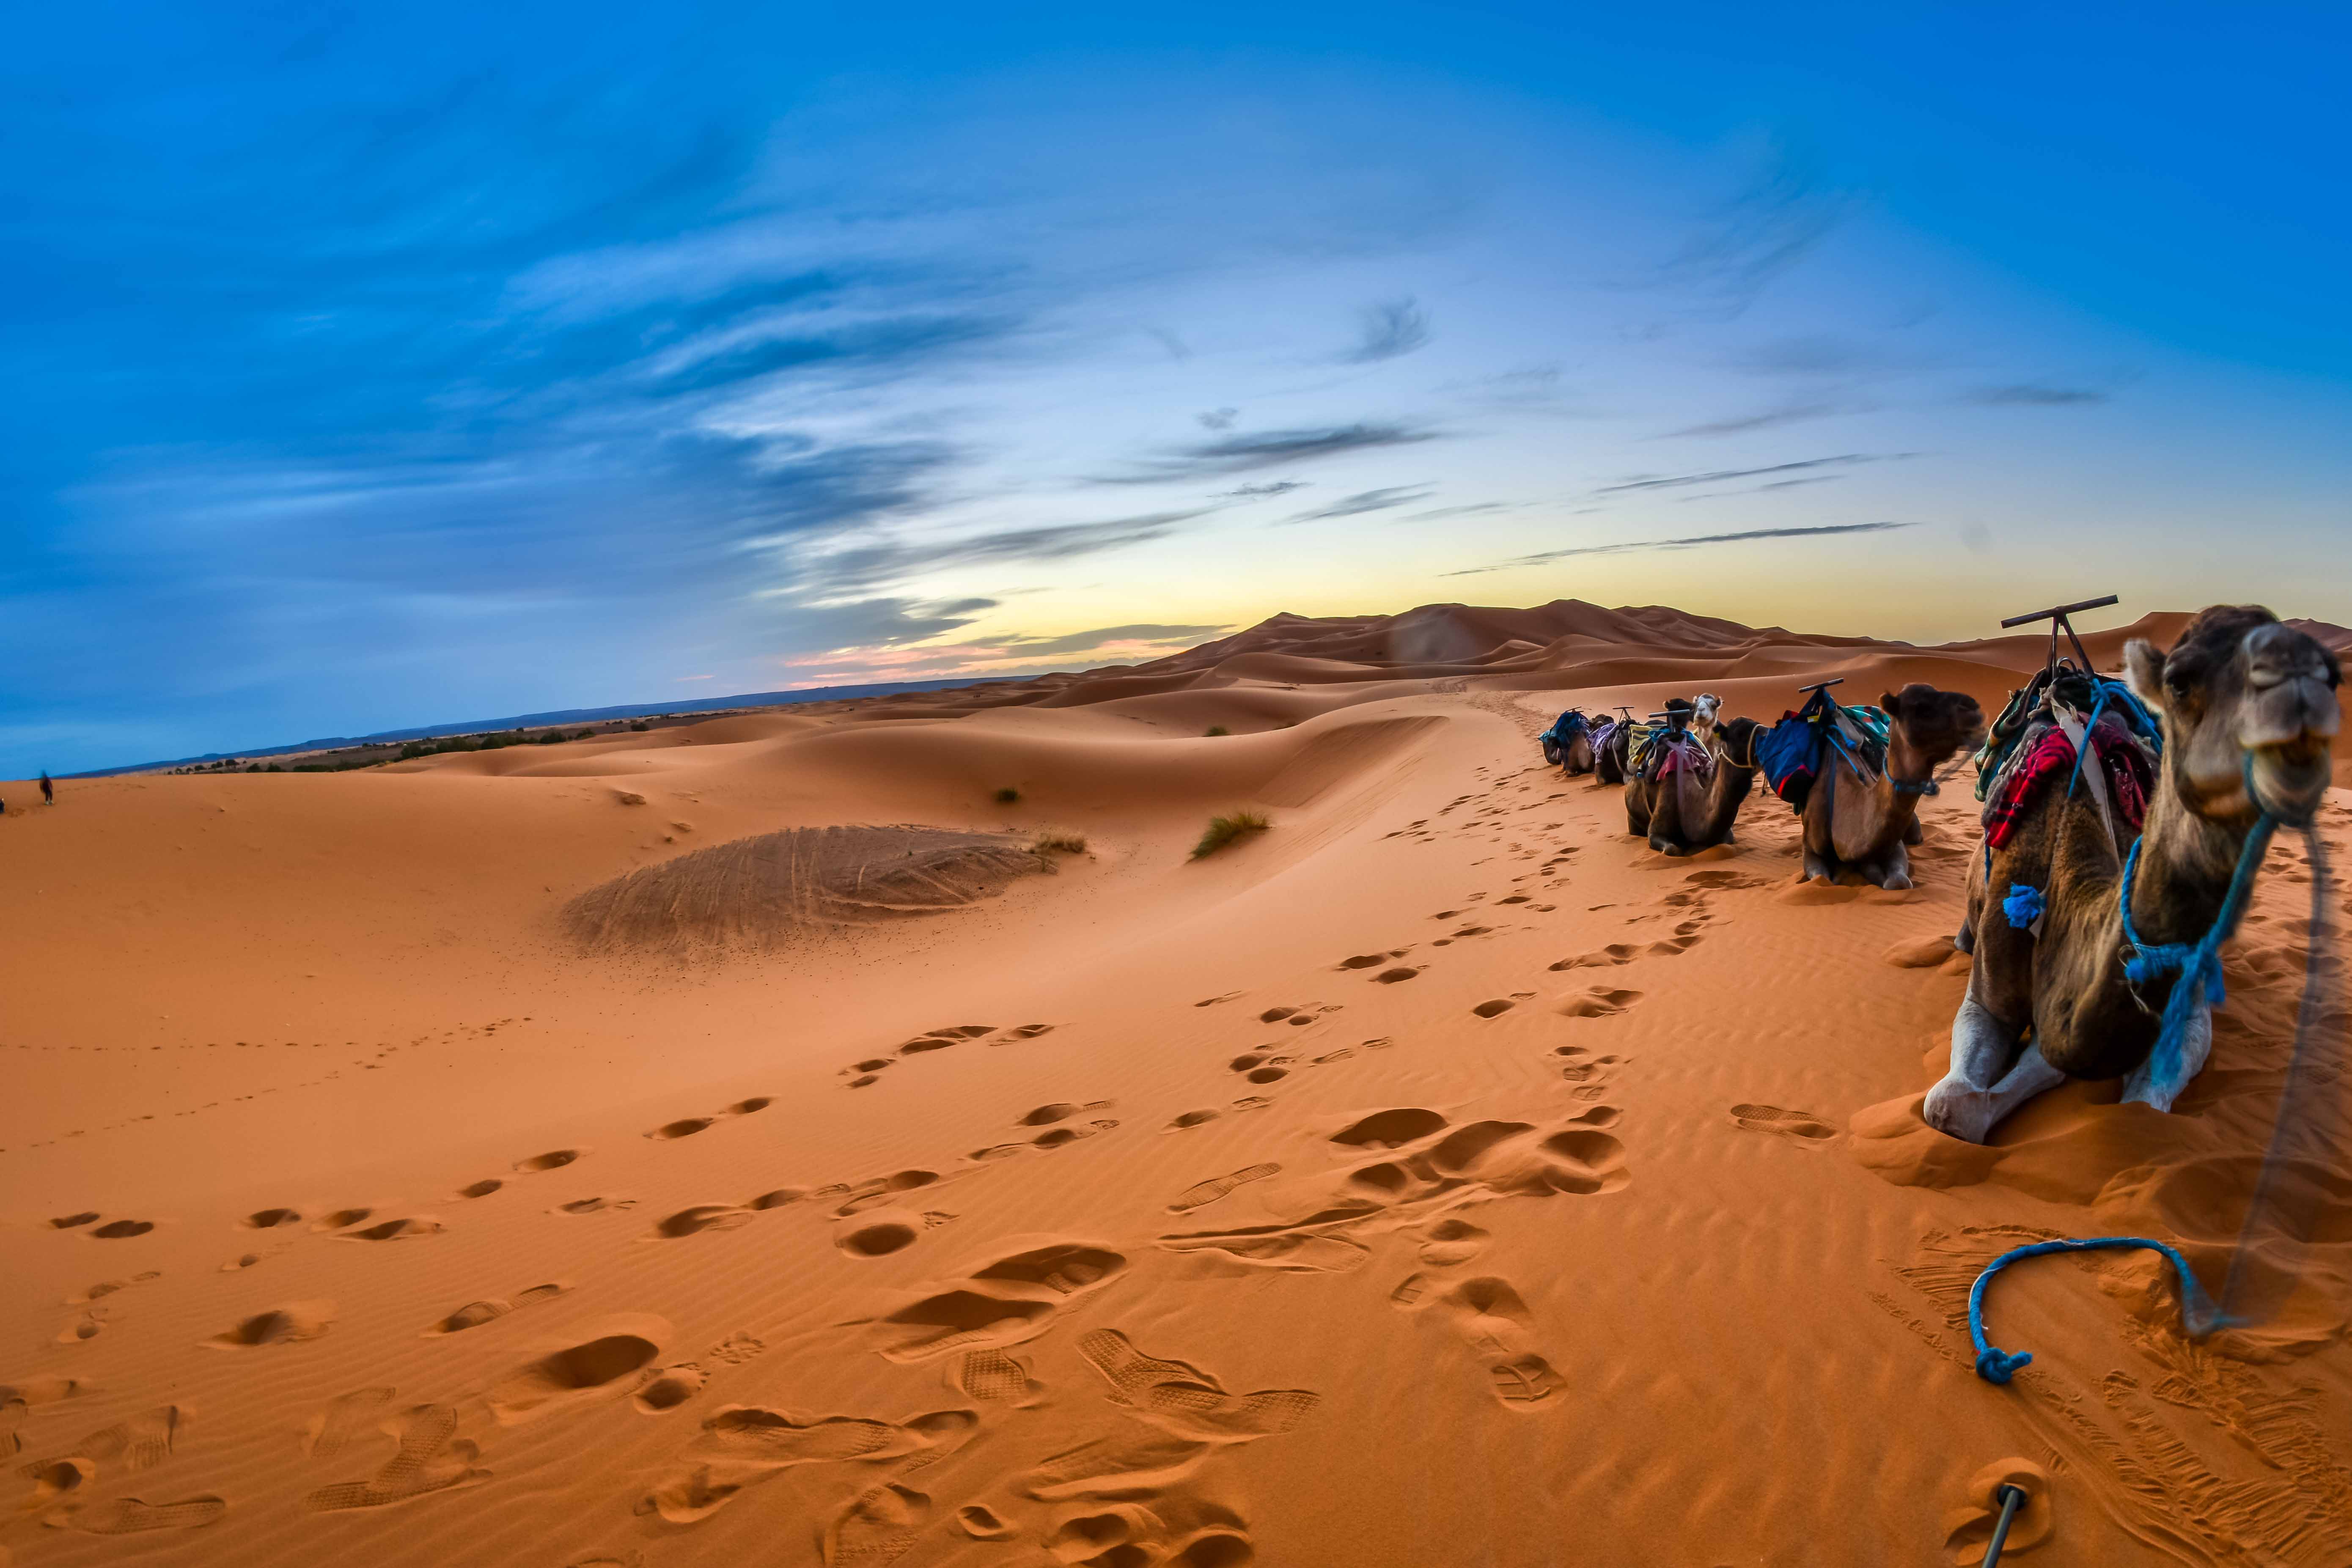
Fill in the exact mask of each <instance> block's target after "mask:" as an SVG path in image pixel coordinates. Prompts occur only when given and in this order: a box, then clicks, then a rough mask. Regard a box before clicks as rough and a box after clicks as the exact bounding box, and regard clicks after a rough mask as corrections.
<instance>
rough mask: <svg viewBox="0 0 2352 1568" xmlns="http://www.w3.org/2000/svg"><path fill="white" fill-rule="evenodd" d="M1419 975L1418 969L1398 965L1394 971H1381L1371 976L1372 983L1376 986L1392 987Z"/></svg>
mask: <svg viewBox="0 0 2352 1568" xmlns="http://www.w3.org/2000/svg"><path fill="white" fill-rule="evenodd" d="M1419 973H1421V971H1420V969H1418V968H1415V967H1412V966H1411V965H1407V964H1399V965H1398V966H1397V967H1395V968H1394V969H1383V970H1381V972H1380V973H1378V974H1375V975H1373V976H1372V983H1373V984H1376V985H1394V984H1397V983H1398V982H1400V981H1404V980H1411V979H1412V978H1413V977H1414V976H1416V975H1418V974H1419Z"/></svg>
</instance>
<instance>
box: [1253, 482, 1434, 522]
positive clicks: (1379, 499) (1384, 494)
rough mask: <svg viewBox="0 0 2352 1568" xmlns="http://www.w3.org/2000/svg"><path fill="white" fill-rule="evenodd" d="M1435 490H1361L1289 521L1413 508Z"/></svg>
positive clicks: (1405, 487) (1413, 487)
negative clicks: (1405, 507)
mask: <svg viewBox="0 0 2352 1568" xmlns="http://www.w3.org/2000/svg"><path fill="white" fill-rule="evenodd" d="M1433 488H1434V487H1433V486H1430V485H1391V486H1389V487H1388V488H1386V489H1377V490H1359V491H1357V492H1356V493H1355V494H1354V495H1351V496H1343V497H1341V498H1340V499H1339V500H1335V501H1333V502H1332V503H1331V504H1330V505H1329V506H1327V507H1321V508H1318V509H1317V510H1314V511H1302V512H1300V513H1299V514H1298V515H1297V517H1294V518H1290V519H1288V520H1287V521H1291V522H1320V521H1323V520H1325V519H1326V518H1334V517H1360V516H1361V515H1363V514H1364V513H1365V512H1368V511H1386V510H1388V509H1389V508H1391V507H1396V506H1411V505H1412V504H1413V503H1414V502H1415V501H1423V500H1428V499H1429V494H1430V491H1431V489H1433Z"/></svg>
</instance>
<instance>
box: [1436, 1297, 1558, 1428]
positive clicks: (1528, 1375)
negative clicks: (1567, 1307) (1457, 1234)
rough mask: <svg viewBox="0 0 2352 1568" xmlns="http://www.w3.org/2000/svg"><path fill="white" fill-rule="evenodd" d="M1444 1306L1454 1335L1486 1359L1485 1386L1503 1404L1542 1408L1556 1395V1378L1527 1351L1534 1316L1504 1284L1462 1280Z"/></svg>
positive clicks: (1514, 1406)
mask: <svg viewBox="0 0 2352 1568" xmlns="http://www.w3.org/2000/svg"><path fill="white" fill-rule="evenodd" d="M1444 1305H1445V1308H1446V1310H1447V1313H1448V1315H1449V1316H1450V1317H1451V1318H1452V1320H1453V1322H1454V1330H1455V1331H1456V1332H1458V1333H1459V1334H1461V1335H1462V1337H1463V1338H1464V1339H1465V1340H1466V1341H1467V1342H1469V1344H1470V1346H1471V1348H1472V1349H1473V1350H1475V1351H1476V1352H1479V1353H1480V1354H1481V1355H1484V1356H1486V1357H1487V1358H1489V1359H1488V1360H1487V1362H1486V1375H1487V1379H1488V1385H1489V1386H1490V1387H1491V1388H1492V1389H1493V1390H1494V1393H1495V1397H1496V1398H1497V1399H1499V1400H1501V1401H1502V1402H1503V1403H1504V1405H1507V1406H1509V1407H1510V1408H1513V1409H1518V1410H1528V1409H1536V1408H1541V1407H1544V1406H1546V1405H1549V1402H1550V1400H1551V1398H1552V1396H1553V1395H1554V1394H1558V1393H1559V1390H1560V1388H1561V1387H1562V1384H1561V1382H1560V1378H1559V1373H1556V1372H1554V1371H1553V1370H1552V1368H1551V1364H1550V1363H1549V1362H1547V1361H1545V1360H1544V1358H1543V1357H1542V1356H1540V1355H1538V1354H1535V1353H1534V1352H1532V1351H1531V1350H1529V1349H1528V1340H1529V1338H1530V1335H1531V1331H1532V1325H1533V1322H1534V1317H1533V1314H1531V1313H1530V1312H1529V1311H1528V1304H1527V1303H1526V1302H1525V1301H1524V1300H1520V1297H1519V1293H1518V1292H1517V1290H1515V1289H1512V1288H1511V1285H1510V1283H1509V1281H1507V1280H1504V1279H1493V1278H1482V1279H1465V1280H1464V1281H1463V1282H1462V1283H1461V1284H1459V1285H1457V1286H1455V1287H1454V1289H1452V1290H1450V1291H1448V1292H1447V1293H1446V1296H1445V1299H1444Z"/></svg>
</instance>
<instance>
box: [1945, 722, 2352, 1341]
mask: <svg viewBox="0 0 2352 1568" xmlns="http://www.w3.org/2000/svg"><path fill="white" fill-rule="evenodd" d="M2245 780H2246V798H2247V799H2249V800H2251V801H2252V802H2253V803H2254V805H2255V807H2256V809H2257V810H2259V811H2260V812H2261V814H2262V815H2261V816H2259V817H2258V818H2257V819H2256V820H2255V823H2254V827H2253V831H2252V832H2251V833H2249V834H2248V835H2247V836H2246V843H2245V847H2244V848H2243V849H2242V850H2241V851H2240V853H2239V856H2238V865H2237V869H2236V870H2235V871H2234V872H2232V873H2231V878H2230V888H2229V891H2228V892H2226V893H2225V894H2223V895H2222V899H2221V911H2220V912H2219V913H2218V914H2216V915H2215V917H2214V920H2213V925H2212V928H2211V929H2210V930H2209V931H2207V932H2206V933H2205V934H2204V936H2203V937H2201V938H2200V939H2199V940H2198V941H2196V942H2155V943H2151V942H2144V941H2142V940H2141V938H2140V935H2139V932H2138V930H2137V928H2136V927H2135V926H2134V925H2133V923H2132V918H2131V905H2132V889H2133V887H2134V885H2135V883H2136V882H2137V872H2138V869H2139V850H2140V846H2141V845H2142V844H2144V843H2146V842H2147V838H2146V836H2145V835H2143V836H2142V837H2140V838H2139V839H2137V840H2135V841H2134V842H2133V844H2132V847H2131V854H2130V855H2129V856H2128V857H2127V858H2126V859H2125V861H2124V880H2123V889H2122V893H2121V896H2120V901H2121V903H2122V906H2123V924H2124V939H2125V941H2126V942H2129V943H2130V944H2131V948H2132V956H2131V957H2130V958H2129V959H2127V960H2126V962H2125V964H2124V973H2125V974H2126V977H2127V978H2129V979H2130V980H2131V981H2132V982H2133V983H2135V984H2139V983H2142V982H2145V981H2147V980H2149V979H2152V978H2154V977H2155V976H2157V975H2159V974H2164V973H2174V972H2177V973H2179V979H2178V980H2176V981H2175V982H2174V984H2173V988H2172V995H2171V996H2170V998H2169V999H2168V1000H2167V1002H2166V1003H2165V1008H2164V1018H2163V1022H2162V1024H2161V1025H2160V1026H2159V1028H2158V1035H2157V1041H2156V1047H2155V1049H2154V1050H2153V1052H2151V1061H2152V1063H2153V1064H2154V1065H2155V1066H2156V1067H2158V1068H2161V1069H2163V1070H2164V1071H2165V1072H2166V1073H2169V1072H2172V1071H2176V1070H2178V1068H2179V1059H2180V1040H2181V1036H2182V1034H2183V1033H2184V1032H2185V1031H2186V1029H2187V1028H2188V1024H2189V1016H2190V1015H2191V1013H2192V1011H2193V1010H2194V1008H2195V1006H2196V998H2197V997H2198V996H2199V995H2200V994H2201V995H2205V996H2210V998H2211V1000H2212V1004H2213V1005H2215V1006H2219V1005H2221V1003H2222V1002H2223V1001H2224V1000H2226V997H2225V994H2224V992H2223V989H2222V980H2221V959H2220V956H2219V954H2220V950H2221V943H2222V942H2224V941H2226V940H2228V938H2229V936H2230V934H2231V932H2232V931H2235V930H2236V929H2237V925H2238V921H2239V920H2240V919H2241V918H2242V916H2243V915H2244V913H2245V909H2246V900H2247V896H2248V894H2249V892H2250V891H2251V889H2252V886H2253V880H2254V874H2255V872H2256V871H2258V870H2259V869H2260V868H2261V867H2262V862H2263V856H2264V855H2265V854H2266V853H2267V852H2268V850H2269V847H2270V842H2271V838H2272V836H2273V833H2275V831H2276V830H2277V828H2278V826H2279V823H2280V820H2281V819H2280V818H2279V816H2277V815H2275V814H2274V813H2273V812H2272V810H2271V809H2270V808H2269V807H2268V806H2266V805H2263V801H2262V797H2261V796H2260V795H2256V794H2255V793H2254V770H2253V759H2252V756H2249V757H2248V758H2247V759H2246V763H2245ZM2289 826H2295V827H2299V828H2301V829H2302V830H2303V834H2304V839H2305V845H2306V847H2307V848H2308V850H2309V852H2310V855H2311V857H2312V915H2311V928H2310V936H2309V955H2308V958H2307V960H2306V965H2307V967H2306V972H2305V978H2304V992H2303V1002H2302V1006H2301V1008H2300V1009H2299V1014H2298V1017H2297V1020H2296V1026H2295V1041H2294V1053H2293V1055H2292V1056H2291V1057H2290V1058H2289V1059H2288V1063H2287V1085H2286V1091H2285V1092H2284V1094H2283V1095H2282V1097H2281V1102H2280V1110H2279V1118H2278V1122H2277V1125H2276V1126H2275V1127H2274V1128H2273V1131H2272V1137H2271V1146H2270V1149H2269V1151H2268V1152H2267V1153H2266V1154H2265V1156H2264V1159H2263V1172H2262V1175H2261V1178H2260V1180H2259V1181H2258V1183H2257V1184H2256V1186H2255V1189H2254V1197H2253V1201H2252V1203H2251V1204H2250V1205H2248V1207H2247V1212H2246V1223H2245V1226H2244V1228H2243V1229H2242V1231H2241V1232H2240V1234H2239V1237H2238V1245H2237V1247H2236V1249H2235V1252H2234V1254H2233V1255H2232V1257H2231V1266H2230V1278H2229V1281H2228V1283H2227V1285H2226V1286H2225V1287H2224V1289H2223V1297H2224V1301H2225V1304H2226V1305H2227V1307H2228V1308H2229V1310H2228V1311H2227V1312H2225V1311H2224V1310H2223V1308H2222V1307H2219V1306H2216V1305H2215V1304H2214V1302H2213V1300H2212V1298H2211V1297H2210V1296H2208V1295H2207V1294H2206V1293H2205V1289H2204V1287H2203V1286H2201V1285H2200V1284H2199V1283H2198V1282H2197V1276H2196V1275H2194V1274H2193V1273H2191V1272H2190V1271H2189V1260H2188V1259H2187V1258H2183V1257H2182V1256H2181V1255H2180V1254H2179V1251H2177V1250H2175V1249H2174V1248H2173V1247H2168V1246H2167V1245H2166V1244H2164V1243H2163V1242H2160V1241H2151V1240H2149V1239H2147V1237H2137V1236H2103V1237H2084V1238H2080V1239H2074V1240H2064V1241H2042V1242H2036V1243H2034V1244H2033V1245H2032V1246H2030V1247H2014V1248H2012V1249H2011V1250H2010V1251H2008V1252H2004V1253H2002V1254H2001V1255H2000V1257H1999V1258H1994V1259H1993V1260H1992V1261H1991V1262H1990V1263H1989V1264H1987V1265H1986V1266H1985V1269H1984V1272H1983V1273H1981V1274H1979V1275H1978V1276H1977V1279H1976V1283H1975V1284H1974V1285H1972V1286H1970V1287H1969V1339H1970V1340H1971V1341H1973V1342H1975V1344H1976V1351H1977V1363H1976V1365H1977V1375H1978V1376H1979V1377H1981V1378H1983V1379H1984V1380H1985V1381H1986V1382H1987V1383H2007V1382H2008V1381H2009V1380H2010V1379H2011V1377H2013V1376H2015V1375H2016V1374H2017V1371H2018V1369H2019V1368H2021V1367H2022V1366H2025V1365H2027V1364H2028V1363H2031V1362H2032V1360H2033V1356H2032V1353H2031V1352H2024V1351H2021V1352H2016V1353H2015V1354H2011V1352H2007V1351H2003V1350H2000V1349H1998V1348H1996V1347H1995V1346H1994V1345H1993V1343H1992V1342H1991V1341H1990V1339H1988V1338H1987V1337H1986V1334H1985V1326H1984V1299H1985V1287H1986V1286H1988V1285H1990V1283H1991V1282H1992V1277H1993V1276H1994V1275H1996V1274H1998V1273H2000V1271H2001V1270H2002V1269H2004V1268H2008V1267H2009V1266H2010V1265H2011V1264H2012V1263H2015V1262H2017V1261H2018V1260H2019V1259H2020V1258H2039V1257H2041V1256H2042V1255H2043V1254H2045V1253H2053V1252H2099V1251H2113V1250H2123V1249H2128V1248H2138V1247H2146V1248H2147V1249H2148V1250H2150V1251H2154V1252H2160V1253H2162V1254H2164V1256H2165V1258H2166V1259H2167V1260H2168V1262H2170V1263H2171V1265H2172V1271H2173V1273H2174V1275H2175V1276H2176V1277H2177V1278H2178V1279H2179V1282H2180V1321H2181V1326H2182V1327H2183V1329H2185V1330H2186V1331H2187V1332H2188V1333H2189V1337H2190V1338H2192V1339H2195V1338H2201V1337H2202V1336H2204V1335H2206V1334H2210V1333H2211V1332H2212V1331H2214V1330H2215V1329H2217V1328H2220V1327H2221V1326H2223V1325H2224V1324H2226V1323H2241V1322H2247V1321H2252V1320H2253V1315H2252V1314H2248V1313H2246V1312H2245V1311H2243V1310H2242V1300H2241V1298H2242V1292H2244V1291H2246V1290H2249V1289H2252V1282H2251V1281H2250V1280H2249V1279H2245V1278H2243V1277H2242V1265H2243V1263H2244V1261H2245V1259H2246V1258H2248V1257H2249V1256H2251V1254H2252V1249H2253V1246H2254V1243H2255V1242H2256V1241H2257V1240H2259V1239H2260V1238H2261V1232H2262V1231H2263V1228H2264V1226H2265V1225H2266V1224H2273V1223H2274V1222H2273V1219H2272V1215H2271V1214H2270V1210H2271V1208H2272V1207H2273V1205H2275V1203H2276V1201H2277V1194H2276V1193H2275V1191H2274V1190H2273V1187H2274V1182H2273V1178H2274V1177H2275V1175H2276V1173H2277V1172H2278V1171H2279V1170H2280V1169H2281V1168H2282V1167H2283V1166H2284V1164H2285V1163H2288V1158H2289V1154H2290V1150H2289V1147H2288V1145H2289V1142H2290V1139H2289V1136H2288V1134H2289V1132H2290V1131H2292V1122H2293V1120H2294V1114H2295V1106H2296V1104H2297V1103H2298V1097H2297V1095H2296V1093H2295V1091H2296V1089H2298V1087H2300V1086H2301V1085H2302V1084H2303V1082H2304V1080H2305V1079H2306V1078H2307V1077H2308V1076H2309V1075H2311V1074H2313V1073H2315V1072H2317V1071H2318V1068H2316V1067H2315V1065H2314V1064H2313V1063H2312V1062H2311V1060H2310V1059H2309V1056H2308V1053H2307V1052H2306V1051H2305V1046H2306V1045H2307V1044H2308V1043H2309V1041H2310V1040H2311V1038H2312V1037H2313V1036H2314V1034H2315V1032H2316V1030H2317V1026H2318V1018H2319V1015H2320V1013H2321V1011H2322V1008H2323V1005H2324V1002H2325V997H2324V994H2323V993H2324V991H2325V986H2324V984H2322V980H2323V976H2324V971H2325V969H2326V963H2327V958H2326V935H2327V910H2326V888H2327V864H2326V851H2325V849H2324V847H2323V845H2322V841H2321V839H2320V837H2319V832H2318V829H2317V828H2316V827H2315V826H2314V825H2313V824H2312V823H2311V822H2310V821H2308V820H2305V821H2302V822H2294V823H2291V824H2290V825H2289ZM2013 896H2014V892H2012V897H2013ZM2012 918H2014V917H2013V915H2012Z"/></svg>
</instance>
